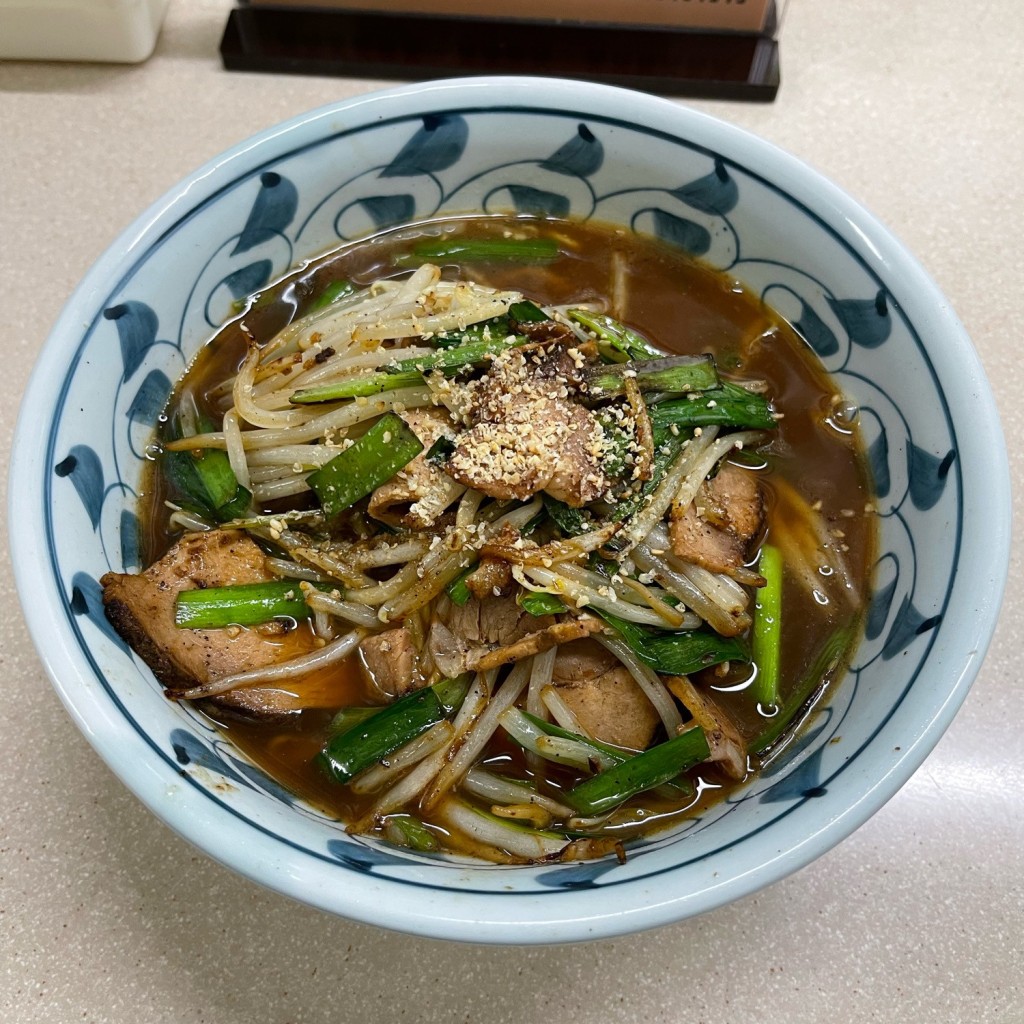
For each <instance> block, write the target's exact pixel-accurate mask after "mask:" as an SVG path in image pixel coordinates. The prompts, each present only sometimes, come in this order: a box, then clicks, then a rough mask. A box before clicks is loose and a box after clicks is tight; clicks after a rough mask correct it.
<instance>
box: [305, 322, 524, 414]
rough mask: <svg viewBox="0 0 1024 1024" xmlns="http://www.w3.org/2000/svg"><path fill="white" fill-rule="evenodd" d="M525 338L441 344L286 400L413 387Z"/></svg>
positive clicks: (334, 397)
mask: <svg viewBox="0 0 1024 1024" xmlns="http://www.w3.org/2000/svg"><path fill="white" fill-rule="evenodd" d="M526 341H527V339H526V338H523V337H519V336H518V335H507V336H504V337H501V338H493V339H492V340H490V341H479V342H473V343H471V344H468V345H459V346H458V347H456V348H442V349H439V350H438V351H437V352H435V353H434V354H433V355H429V356H420V357H419V358H418V359H401V360H398V361H397V362H394V363H391V364H390V365H389V366H387V367H385V369H383V370H375V371H373V372H372V373H362V374H358V375H357V376H353V377H347V378H345V379H344V380H340V381H335V382H334V383H332V384H323V385H321V386H320V387H315V388H300V389H299V390H298V391H296V392H295V393H294V394H293V395H292V396H291V398H290V399H289V401H290V402H292V404H294V405H309V404H311V403H315V402H337V401H341V400H342V399H344V398H365V397H368V396H369V395H378V394H380V393H381V392H382V391H394V390H395V389H396V388H409V387H416V386H417V385H420V384H422V383H423V378H424V376H426V374H428V373H443V374H444V375H445V376H450V375H451V374H454V373H457V372H458V371H459V370H461V369H464V368H465V367H467V366H479V365H482V364H483V363H485V362H486V361H487V359H488V358H489V357H490V356H493V355H497V353H499V352H503V351H504V350H505V349H508V348H515V347H516V346H518V345H524V344H525V343H526Z"/></svg>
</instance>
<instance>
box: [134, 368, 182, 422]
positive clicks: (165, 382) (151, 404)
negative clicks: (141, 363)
mask: <svg viewBox="0 0 1024 1024" xmlns="http://www.w3.org/2000/svg"><path fill="white" fill-rule="evenodd" d="M172 387H173V385H172V383H171V380H170V378H169V377H168V376H167V374H166V373H164V372H163V370H150V371H149V373H147V374H146V376H145V377H144V378H143V380H142V383H141V384H140V385H139V390H138V391H136V392H135V397H134V398H133V399H132V401H131V404H130V405H129V406H128V411H127V413H126V415H127V417H128V419H130V420H132V421H133V422H135V423H143V424H145V425H146V426H147V427H155V426H156V421H157V417H158V416H159V415H160V413H161V412H162V411H163V408H164V406H165V405H166V404H167V399H168V398H170V396H171V388H172Z"/></svg>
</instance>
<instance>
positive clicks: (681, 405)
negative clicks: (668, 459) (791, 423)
mask: <svg viewBox="0 0 1024 1024" xmlns="http://www.w3.org/2000/svg"><path fill="white" fill-rule="evenodd" d="M650 415H651V426H652V427H667V426H669V424H672V423H674V424H676V426H679V427H707V426H713V425H715V424H721V425H722V426H727V427H746V428H748V429H752V430H774V429H775V427H776V426H778V424H777V422H776V420H775V417H774V416H773V415H772V410H771V407H770V406H769V404H768V399H766V398H765V397H764V395H758V394H755V393H754V392H753V391H747V390H746V388H741V387H740V386H739V385H738V384H733V383H732V382H731V381H723V382H722V386H721V387H718V388H711V389H710V390H709V391H702V392H700V393H699V394H694V395H693V397H692V398H683V399H676V400H673V401H669V402H659V403H658V404H657V405H653V406H651V409H650Z"/></svg>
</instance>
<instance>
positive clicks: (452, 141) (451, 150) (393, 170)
mask: <svg viewBox="0 0 1024 1024" xmlns="http://www.w3.org/2000/svg"><path fill="white" fill-rule="evenodd" d="M468 138H469V126H468V125H467V124H466V120H465V118H463V117H460V116H459V115H458V114H439V115H434V114H429V115H427V116H426V117H424V118H423V127H422V128H420V129H419V130H418V131H417V132H416V134H415V135H413V137H412V138H411V139H409V141H408V142H407V143H406V144H405V145H404V146H403V147H402V149H401V151H400V152H399V153H398V155H397V156H396V157H395V158H394V160H392V161H391V163H390V164H388V166H387V167H386V168H385V169H384V170H383V171H381V177H382V178H396V177H411V176H415V175H418V174H432V173H434V172H437V171H443V170H446V169H447V168H449V167H451V166H452V165H453V164H455V163H457V162H458V160H459V158H460V157H461V156H462V154H463V151H464V150H465V148H466V141H467V140H468Z"/></svg>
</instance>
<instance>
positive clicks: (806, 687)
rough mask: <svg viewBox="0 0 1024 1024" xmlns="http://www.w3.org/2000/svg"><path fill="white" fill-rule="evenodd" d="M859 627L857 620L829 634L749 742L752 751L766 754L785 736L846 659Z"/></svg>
mask: <svg viewBox="0 0 1024 1024" xmlns="http://www.w3.org/2000/svg"><path fill="white" fill-rule="evenodd" d="M859 629H860V621H859V620H854V621H853V622H849V623H847V624H846V625H844V626H841V627H840V628H839V629H837V630H836V631H835V632H834V633H833V634H832V635H831V636H829V638H828V639H827V640H826V641H825V642H824V644H822V647H821V650H820V651H818V653H817V655H816V656H815V658H814V660H813V661H812V662H811V664H810V665H809V666H808V668H807V671H806V672H805V673H804V674H803V675H802V676H801V677H800V681H799V682H798V683H797V685H796V686H795V687H794V688H793V690H792V692H790V693H789V694H787V695H786V699H785V701H784V702H783V703H782V704H781V705H780V706H779V709H778V711H777V713H776V714H775V715H774V716H773V717H772V718H771V719H770V720H769V722H768V725H767V727H766V728H765V729H764V730H763V731H762V732H761V733H760V735H759V736H757V737H756V738H755V739H754V740H753V741H752V742H751V743H750V746H749V747H748V749H749V751H750V753H752V754H764V753H765V752H767V751H768V750H769V748H771V747H773V746H775V744H776V743H778V741H779V740H780V739H782V738H783V737H784V736H785V734H786V733H787V732H788V731H789V729H790V727H791V726H792V725H793V723H794V721H795V720H796V718H797V717H798V716H799V715H800V713H801V712H802V711H804V710H805V709H806V708H807V707H808V706H809V704H810V703H811V701H812V699H813V698H815V697H816V696H817V695H818V694H819V693H820V692H821V690H822V689H823V688H824V687H825V685H826V683H827V682H828V679H829V677H830V676H831V675H832V674H833V673H834V672H835V670H836V669H837V668H838V667H839V666H840V665H841V664H842V663H843V655H844V654H845V653H846V652H847V651H848V650H849V648H850V645H851V644H852V643H853V639H854V637H855V636H856V634H857V632H858V631H859Z"/></svg>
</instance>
